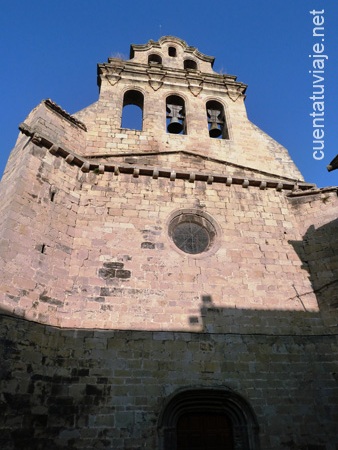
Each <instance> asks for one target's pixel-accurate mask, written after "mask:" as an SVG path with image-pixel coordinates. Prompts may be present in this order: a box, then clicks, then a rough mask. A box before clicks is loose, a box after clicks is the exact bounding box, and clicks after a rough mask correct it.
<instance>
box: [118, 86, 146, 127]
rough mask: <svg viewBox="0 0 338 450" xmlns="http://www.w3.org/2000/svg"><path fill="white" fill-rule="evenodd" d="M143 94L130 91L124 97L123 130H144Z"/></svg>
mask: <svg viewBox="0 0 338 450" xmlns="http://www.w3.org/2000/svg"><path fill="white" fill-rule="evenodd" d="M143 103H144V97H143V94H142V93H141V92H139V91H135V90H130V91H127V92H125V94H124V96H123V109H122V120H121V128H127V129H131V130H140V131H142V129H143Z"/></svg>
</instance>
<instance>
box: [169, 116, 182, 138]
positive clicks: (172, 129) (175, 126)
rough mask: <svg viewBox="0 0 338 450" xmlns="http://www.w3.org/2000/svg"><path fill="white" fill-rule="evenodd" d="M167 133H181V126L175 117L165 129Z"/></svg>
mask: <svg viewBox="0 0 338 450" xmlns="http://www.w3.org/2000/svg"><path fill="white" fill-rule="evenodd" d="M167 130H168V133H173V134H180V133H181V131H183V125H182V123H181V122H180V121H179V119H178V118H177V117H173V118H172V119H171V120H170V123H169V125H168V127H167Z"/></svg>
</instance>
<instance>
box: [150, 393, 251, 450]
mask: <svg viewBox="0 0 338 450" xmlns="http://www.w3.org/2000/svg"><path fill="white" fill-rule="evenodd" d="M158 429H159V443H160V446H159V448H160V450H188V449H191V448H194V449H195V448H196V449H198V450H209V449H212V450H258V449H259V440H258V425H257V421H256V418H255V415H254V413H253V410H252V408H251V407H250V405H249V404H248V403H247V402H246V401H245V400H244V399H243V398H242V397H241V396H240V395H238V394H236V393H235V392H233V391H231V390H229V389H226V388H215V389H214V388H200V389H198V388H194V389H187V390H183V391H180V392H178V393H177V394H175V395H173V396H171V397H170V398H169V400H168V401H167V402H166V404H165V406H164V408H163V411H162V412H161V414H160V417H159V423H158Z"/></svg>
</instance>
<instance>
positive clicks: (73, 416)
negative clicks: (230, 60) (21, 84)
mask: <svg viewBox="0 0 338 450" xmlns="http://www.w3.org/2000/svg"><path fill="white" fill-rule="evenodd" d="M171 46H173V47H175V48H176V50H177V56H176V57H173V56H170V55H169V54H168V52H169V48H170V47H171ZM133 52H134V58H133V59H132V60H130V61H127V62H126V61H121V60H117V59H114V58H112V59H110V60H109V62H108V63H107V64H104V65H99V77H100V79H101V91H100V98H99V100H98V101H97V102H96V103H94V104H93V105H91V106H89V107H88V108H86V109H84V110H83V111H80V112H79V113H77V114H76V118H77V119H75V118H72V117H71V116H69V114H68V113H66V112H65V111H63V110H62V109H61V108H59V107H57V105H55V104H53V103H52V102H50V101H45V102H42V103H41V104H40V105H39V106H38V107H37V108H35V109H34V110H33V111H32V112H31V113H30V115H29V116H28V118H27V119H26V121H25V124H22V125H20V130H21V134H20V135H19V138H18V141H17V143H16V146H15V148H14V149H13V151H12V153H11V156H10V159H9V162H8V166H7V169H6V172H5V174H4V177H3V180H2V182H1V185H0V199H1V203H0V308H1V311H0V312H1V326H0V393H1V394H0V448H1V449H3V450H14V449H21V448H25V449H32V450H33V449H34V450H37V449H45V448H51V449H62V448H69V449H79V450H80V449H81V450H85V449H87V450H92V449H94V448H110V449H121V450H122V449H124V450H126V449H134V450H135V449H139V448H148V449H154V450H155V449H160V450H167V449H168V448H170V449H172V448H173V446H171V444H170V445H167V444H165V442H167V441H166V440H167V439H168V436H166V431H165V430H169V429H170V430H175V427H176V424H175V423H174V424H168V423H164V422H165V418H166V417H167V416H170V414H167V411H168V410H167V409H166V408H167V407H168V405H169V404H170V401H171V400H173V399H174V398H175V397H173V396H174V395H175V394H177V395H178V394H179V393H180V392H185V391H189V389H192V388H196V389H197V388H198V389H200V390H201V391H203V392H205V390H207V391H208V390H213V392H214V390H216V391H217V390H219V392H222V393H223V394H224V395H225V397H227V396H230V397H231V395H234V396H235V397H234V398H235V399H236V401H238V402H239V404H241V405H242V406H243V408H244V410H245V414H244V412H243V411H244V410H243V411H242V412H243V416H245V417H252V421H251V422H250V423H249V419H247V422H245V420H244V419H243V421H244V422H243V423H241V424H237V425H236V426H235V425H234V430H235V429H241V426H242V428H243V429H244V430H248V429H249V428H250V429H252V430H254V431H253V436H254V438H253V440H251V441H250V442H251V443H250V445H249V444H247V445H246V444H245V443H244V444H243V442H244V440H243V439H244V438H243V439H242V441H241V436H237V435H236V436H235V438H236V439H237V441H236V442H237V444H236V445H237V448H241V449H243V448H246V449H249V450H256V449H257V448H261V449H262V450H271V449H274V450H284V449H285V450H287V449H290V450H291V449H292V450H295V449H298V450H301V449H302V450H305V449H308V450H309V449H310V448H318V449H319V448H320V449H325V450H333V449H334V448H335V447H337V446H338V441H337V432H336V427H337V426H336V424H337V421H338V386H337V373H338V369H337V356H338V355H337V352H338V343H337V319H338V297H337V292H338V289H337V279H338V259H337V255H338V241H337V239H336V236H337V232H338V223H337V207H338V198H337V189H336V188H328V189H321V190H318V189H310V190H307V191H306V190H305V189H306V188H309V187H310V184H309V185H307V184H305V183H303V184H302V182H301V181H300V182H299V181H298V180H302V177H301V175H300V174H299V172H298V170H297V168H296V167H295V165H294V164H293V162H292V161H291V160H290V158H289V156H288V153H287V151H286V150H285V149H284V148H283V147H282V146H281V145H279V144H278V143H276V142H275V141H274V140H273V139H271V138H270V137H268V136H267V135H266V134H265V133H263V132H262V131H261V130H260V129H258V128H257V127H256V126H254V125H253V124H252V123H251V122H250V121H249V120H248V119H247V116H246V111H245V106H244V91H245V85H243V84H242V83H240V82H237V81H236V79H235V77H232V76H228V75H219V74H216V73H215V72H214V71H213V70H212V67H211V63H212V58H211V57H208V56H206V55H203V54H201V53H200V52H198V51H197V50H196V49H194V48H192V47H188V46H187V45H186V44H185V43H184V42H183V41H181V40H179V39H177V38H169V37H165V38H162V39H161V40H160V41H159V43H152V42H150V43H149V44H147V45H146V46H141V47H138V46H135V47H134V50H133ZM153 52H155V53H156V54H157V56H159V55H161V57H162V64H159V65H156V64H155V65H154V64H153V63H152V62H151V61H150V62H149V64H148V57H151V56H152V53H153ZM186 59H188V60H190V59H193V60H194V61H195V63H196V64H198V70H196V72H194V71H191V70H190V69H187V68H186V69H184V61H185V60H186ZM194 70H195V69H194ZM130 89H131V90H134V89H135V90H137V91H138V92H141V91H142V93H143V125H142V126H143V128H142V130H132V129H126V128H125V129H122V128H121V116H123V104H124V100H123V96H124V93H125V92H126V91H128V90H130ZM174 93H175V95H177V96H180V97H182V99H183V98H184V101H185V113H186V120H187V132H186V134H182V135H180V134H169V133H167V132H166V130H165V121H166V110H165V109H166V108H165V105H166V99H167V97H168V96H169V95H170V96H171V95H173V94H174ZM134 95H136V94H135V93H134ZM127 100H128V99H127ZM129 100H130V98H129ZM210 100H212V101H218V102H219V103H220V104H221V105H223V107H224V110H225V118H224V119H225V120H226V122H227V125H228V134H229V135H228V136H227V138H225V139H212V138H210V137H209V131H208V123H207V118H206V103H207V102H209V101H210ZM126 103H128V101H127V102H126ZM79 120H80V122H79ZM245 180H247V181H245ZM184 214H185V216H183V215H184ZM186 216H193V217H198V221H197V222H198V223H199V224H201V223H202V224H203V223H204V224H206V223H209V228H208V227H206V228H207V229H208V230H209V231H208V233H209V234H208V237H209V238H210V242H209V244H210V245H208V246H207V247H206V250H205V252H201V253H196V254H194V253H185V252H184V251H182V250H180V249H178V248H177V247H176V245H175V243H174V242H173V240H172V228H173V227H174V226H175V223H178V222H179V221H180V219H181V218H182V217H186ZM174 219H175V220H174ZM175 221H176V222H175ZM210 230H212V232H211V231H210ZM195 237H196V236H194V235H193V233H191V235H189V232H188V233H187V238H188V239H192V242H193V239H194V238H195ZM189 248H191V249H194V248H195V247H194V245H190V247H189ZM208 392H211V391H208ZM236 396H237V397H236ZM234 403H236V402H235V400H234ZM227 407H228V408H230V406H229V405H227ZM245 408H247V409H245ZM166 414H167V415H166ZM240 415H241V410H240V408H239V410H236V413H234V414H233V416H232V420H235V418H236V417H238V416H240ZM173 432H174V431H173ZM244 434H245V433H244V432H243V436H244ZM241 442H242V443H241ZM247 442H249V440H248V441H247ZM165 445H166V446H165Z"/></svg>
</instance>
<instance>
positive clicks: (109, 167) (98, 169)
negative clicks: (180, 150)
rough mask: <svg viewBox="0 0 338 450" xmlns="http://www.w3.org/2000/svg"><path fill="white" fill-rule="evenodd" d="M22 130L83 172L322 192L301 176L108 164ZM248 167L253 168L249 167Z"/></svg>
mask: <svg viewBox="0 0 338 450" xmlns="http://www.w3.org/2000/svg"><path fill="white" fill-rule="evenodd" d="M19 129H20V131H21V132H22V133H23V134H25V135H26V136H29V137H30V138H31V141H32V142H33V143H34V144H35V145H38V146H40V147H45V148H46V149H47V150H48V151H49V152H50V153H51V154H52V155H54V156H59V157H61V158H63V159H64V160H65V161H66V162H67V163H68V164H70V165H73V166H77V167H79V168H80V170H81V171H82V172H85V173H86V172H93V173H96V174H104V173H105V172H111V173H114V175H119V174H122V173H123V174H129V175H131V176H132V177H134V178H138V177H140V176H147V177H151V178H154V179H158V178H167V179H170V180H171V181H175V180H176V179H181V180H186V181H188V182H190V183H194V182H195V181H203V182H205V183H207V184H212V183H221V184H224V185H225V186H231V185H240V186H242V187H243V188H248V187H254V188H258V189H261V190H265V189H275V190H277V191H282V190H284V191H288V192H294V193H296V192H303V193H304V194H306V193H309V194H313V193H316V192H320V190H319V189H317V188H316V185H315V184H312V183H305V182H300V181H298V180H283V179H280V180H278V179H256V178H250V177H238V176H231V175H230V176H227V175H226V174H215V173H213V172H209V173H205V172H191V171H184V170H182V169H181V168H179V169H175V168H170V169H167V168H159V167H153V168H152V167H149V166H138V165H130V164H128V165H123V164H116V163H113V164H108V163H102V162H98V161H95V160H92V159H89V158H86V157H83V156H80V155H78V154H76V153H74V152H72V151H71V150H69V149H67V148H66V147H64V146H59V145H58V144H57V143H56V142H53V141H52V140H51V139H50V138H49V137H48V136H46V135H44V134H42V133H41V131H39V132H37V131H36V130H35V129H34V128H33V127H30V126H28V125H27V124H25V123H21V124H20V126H19ZM248 170H250V169H249V168H248Z"/></svg>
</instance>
